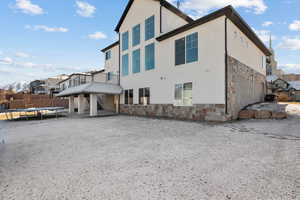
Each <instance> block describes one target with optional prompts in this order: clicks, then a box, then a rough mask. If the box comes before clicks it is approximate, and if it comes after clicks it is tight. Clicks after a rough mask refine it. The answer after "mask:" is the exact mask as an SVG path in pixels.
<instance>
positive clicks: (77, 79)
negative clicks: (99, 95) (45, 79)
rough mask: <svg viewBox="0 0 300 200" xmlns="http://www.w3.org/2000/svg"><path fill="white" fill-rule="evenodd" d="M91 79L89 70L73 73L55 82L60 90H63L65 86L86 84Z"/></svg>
mask: <svg viewBox="0 0 300 200" xmlns="http://www.w3.org/2000/svg"><path fill="white" fill-rule="evenodd" d="M91 81H92V73H91V72H83V73H74V74H71V75H69V76H68V77H67V78H65V79H63V80H61V81H59V82H58V83H57V85H58V87H59V88H60V91H63V90H65V89H67V88H71V87H76V86H79V85H82V84H86V83H89V82H91Z"/></svg>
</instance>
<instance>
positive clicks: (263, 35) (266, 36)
mask: <svg viewBox="0 0 300 200" xmlns="http://www.w3.org/2000/svg"><path fill="white" fill-rule="evenodd" d="M252 29H253V31H254V32H255V33H256V35H258V37H259V38H260V39H261V41H263V42H265V43H267V42H268V41H269V40H270V35H271V31H268V30H256V29H254V28H252ZM276 39H277V37H276V36H272V40H276Z"/></svg>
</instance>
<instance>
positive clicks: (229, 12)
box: [156, 5, 271, 56]
mask: <svg viewBox="0 0 300 200" xmlns="http://www.w3.org/2000/svg"><path fill="white" fill-rule="evenodd" d="M224 15H225V16H226V17H227V18H228V19H230V20H231V21H232V22H233V23H234V24H235V25H236V26H237V27H238V28H239V29H240V30H241V31H242V32H243V33H244V34H245V35H246V36H247V37H248V38H249V39H250V40H251V41H252V42H253V43H254V44H255V45H256V46H257V47H258V48H259V49H260V50H261V51H262V52H264V53H265V55H267V56H270V55H271V52H270V50H269V49H268V48H267V47H266V46H265V44H264V43H263V42H262V41H261V40H260V39H259V38H258V36H257V35H256V34H255V33H254V32H253V30H252V29H251V28H250V26H249V25H248V24H247V23H246V22H245V21H244V20H243V19H242V17H241V16H240V15H239V14H238V13H237V12H236V11H235V9H234V8H233V7H232V6H231V5H230V6H226V7H224V8H221V9H220V10H217V11H215V12H213V13H211V14H208V15H206V16H204V17H201V18H199V19H197V20H195V21H194V22H192V23H189V24H186V25H183V26H181V27H179V28H177V29H175V30H172V31H170V32H168V33H165V34H163V35H161V36H159V37H157V38H156V39H157V40H158V41H163V40H165V39H168V38H170V37H173V36H175V35H177V34H179V33H182V32H185V31H187V30H190V29H192V28H195V27H197V26H200V25H202V24H205V23H207V22H210V21H212V20H215V19H217V18H219V17H221V16H224Z"/></svg>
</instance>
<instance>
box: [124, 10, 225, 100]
mask: <svg viewBox="0 0 300 200" xmlns="http://www.w3.org/2000/svg"><path fill="white" fill-rule="evenodd" d="M158 5H159V4H158ZM149 10H150V9H148V13H149V15H148V16H145V14H144V15H143V16H145V17H144V18H145V19H146V18H147V17H149V16H151V15H152V14H150V13H153V12H150V11H149ZM132 12H133V8H132ZM142 18H143V17H142ZM130 20H133V21H134V20H135V17H133V19H130V18H129V16H128V17H127V18H126V20H125V21H130ZM224 20H225V17H220V18H218V19H216V20H214V21H211V22H209V23H206V24H203V25H202V26H198V27H195V28H193V29H191V30H189V31H186V32H184V33H181V34H178V35H176V36H174V37H172V38H169V39H167V40H164V41H162V42H157V41H156V40H155V39H153V40H150V41H146V42H144V40H143V37H142V44H141V45H139V46H138V47H135V48H134V49H132V48H131V47H130V48H129V50H128V51H126V52H123V54H125V53H129V75H128V76H121V86H122V87H123V89H134V104H137V103H138V89H139V88H143V87H150V93H151V95H150V96H151V97H150V103H151V104H173V103H174V90H175V84H177V83H186V82H193V104H224V103H225V94H224V93H225V64H224V60H225V57H224V56H225V39H224V34H225V30H224ZM134 24H135V23H134ZM158 24H159V22H157V18H156V27H157V25H158ZM127 26H128V25H127ZM132 26H134V25H132ZM122 27H123V26H122ZM121 30H122V29H121ZM126 30H127V29H126ZM142 32H143V30H142ZM195 32H198V40H199V41H198V45H199V46H198V53H199V55H198V62H193V63H189V64H185V65H179V66H175V55H174V52H175V40H177V39H180V38H182V37H185V36H187V35H189V34H192V33H195ZM142 34H144V33H142ZM156 36H158V33H157V30H156ZM129 38H130V37H129ZM130 42H131V40H130ZM153 42H154V43H155V61H156V63H155V69H154V70H150V71H145V63H144V52H145V51H144V48H145V46H146V45H147V44H150V43H153ZM136 48H140V49H141V72H140V73H137V74H132V63H131V62H132V61H131V59H132V58H131V55H132V54H131V52H132V51H133V50H135V49H136ZM212 55H213V56H212ZM122 103H124V97H123V96H121V104H122Z"/></svg>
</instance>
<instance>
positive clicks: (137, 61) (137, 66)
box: [132, 49, 141, 73]
mask: <svg viewBox="0 0 300 200" xmlns="http://www.w3.org/2000/svg"><path fill="white" fill-rule="evenodd" d="M140 71H141V51H140V49H137V50H135V51H133V52H132V73H139V72H140Z"/></svg>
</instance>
